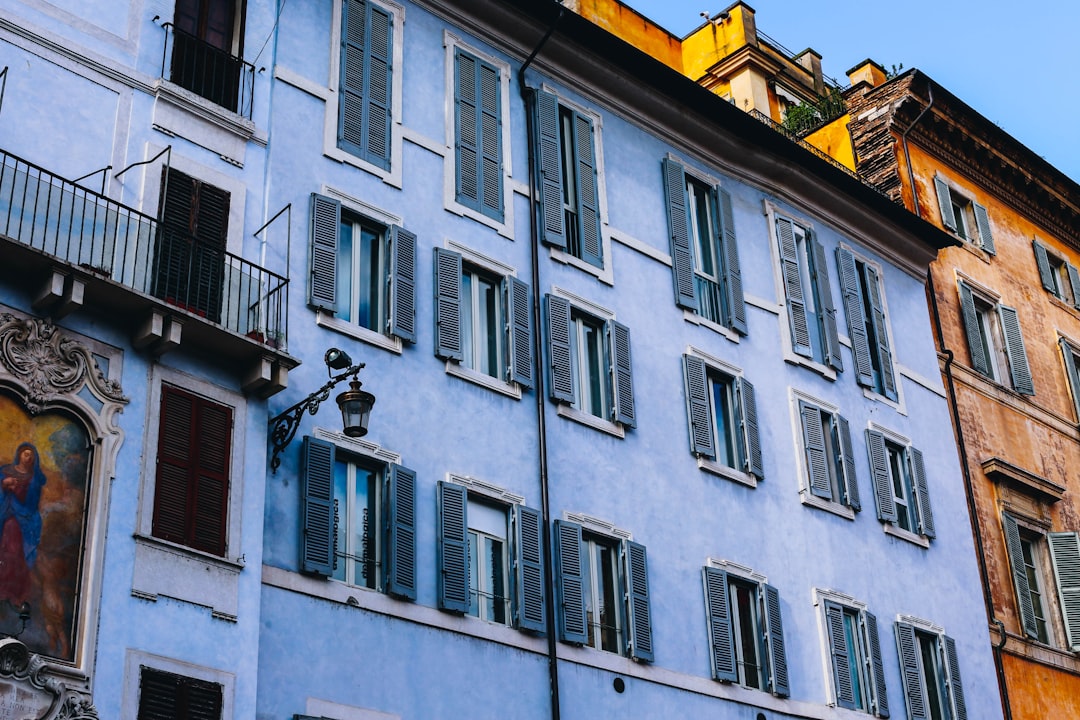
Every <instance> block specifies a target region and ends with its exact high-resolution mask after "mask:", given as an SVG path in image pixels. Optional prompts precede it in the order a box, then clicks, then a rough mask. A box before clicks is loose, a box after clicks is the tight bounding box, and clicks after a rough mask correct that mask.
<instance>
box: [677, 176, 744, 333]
mask: <svg viewBox="0 0 1080 720" xmlns="http://www.w3.org/2000/svg"><path fill="white" fill-rule="evenodd" d="M663 166H664V184H665V191H666V193H667V204H668V231H669V234H670V237H671V257H672V270H673V272H674V280H675V302H676V303H677V304H678V305H679V306H680V307H683V308H685V309H687V310H689V311H691V312H694V313H697V314H698V315H700V316H701V317H702V318H704V319H706V320H708V321H710V322H712V323H716V324H717V325H722V326H724V327H727V328H730V329H731V330H735V331H736V332H738V333H741V334H743V335H745V334H746V332H747V326H746V304H745V301H744V299H743V290H742V275H741V273H740V270H739V250H738V247H737V245H736V242H735V224H734V213H733V211H732V208H731V195H730V194H729V193H728V192H727V191H726V190H724V189H723V188H721V187H719V186H713V187H710V186H708V185H706V184H705V183H703V182H701V181H700V180H698V179H697V178H695V177H693V176H691V175H690V174H688V173H687V172H686V170H685V168H684V167H683V166H682V165H681V164H680V163H678V162H676V161H674V160H671V159H670V158H665V159H664V162H663Z"/></svg>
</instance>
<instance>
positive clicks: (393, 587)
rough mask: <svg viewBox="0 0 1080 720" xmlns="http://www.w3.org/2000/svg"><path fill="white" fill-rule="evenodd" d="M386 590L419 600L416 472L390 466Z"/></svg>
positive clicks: (388, 478)
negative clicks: (417, 583)
mask: <svg viewBox="0 0 1080 720" xmlns="http://www.w3.org/2000/svg"><path fill="white" fill-rule="evenodd" d="M386 497H387V512H386V528H387V533H386V538H387V548H386V566H387V568H386V592H387V593H389V594H391V595H397V596H398V597H401V598H405V599H407V600H415V599H416V473H415V472H413V471H412V470H410V469H408V468H406V467H402V466H401V465H396V464H395V465H391V466H390V472H389V473H387V478H386Z"/></svg>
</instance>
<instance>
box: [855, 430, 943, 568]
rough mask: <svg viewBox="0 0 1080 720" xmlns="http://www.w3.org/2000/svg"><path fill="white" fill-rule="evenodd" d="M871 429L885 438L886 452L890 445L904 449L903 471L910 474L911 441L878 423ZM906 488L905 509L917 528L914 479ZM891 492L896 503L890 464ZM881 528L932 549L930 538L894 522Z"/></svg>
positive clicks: (917, 510) (916, 490)
mask: <svg viewBox="0 0 1080 720" xmlns="http://www.w3.org/2000/svg"><path fill="white" fill-rule="evenodd" d="M869 428H870V429H871V430H876V431H878V432H880V433H881V434H882V435H884V436H885V442H886V446H885V447H886V452H887V451H888V446H889V445H896V446H899V447H900V448H902V449H903V451H904V458H903V461H904V468H903V469H904V472H906V473H908V472H910V470H909V468H908V467H907V466H908V462H907V459H908V457H909V456H910V453H911V448H912V447H913V446H912V442H911V439H910V438H907V437H905V436H903V435H901V434H899V433H897V432H896V431H894V430H890V429H889V428H886V427H883V426H882V425H878V424H877V423H874V422H871V423H869ZM886 463H887V464H889V460H888V457H887V456H886ZM905 487H906V488H907V490H908V491H909V492H910V493H911V495H910V497H908V498H906V505H905V507H907V508H908V510H909V512H910V513H911V517H912V518H913V519H914V521H915V525H916V527H917V526H918V522H919V520H918V518H919V514H918V513H919V508H918V504H919V503H918V499H917V498H916V497H915V495H916V493H917V492H918V489H917V488H916V487H915V480H914V478H910V477H909V478H908V483H907V485H906V486H905ZM889 491H890V492H893V493H894V495H893V497H894V502H895V490H894V485H893V475H892V465H891V464H889ZM876 501H877V500H876V498H875V502H876ZM881 527H882V529H883V531H884V532H885V534H886V535H891V536H893V537H896V538H899V539H901V540H907V541H908V542H910V543H912V544H914V545H918V546H919V547H922V548H929V547H930V538H928V537H927V536H925V535H922V534H920V533H918V532H915V531H913V530H905V529H904V528H902V527H900V525H899V524H897V522H895V521H894V522H885V521H882V522H881Z"/></svg>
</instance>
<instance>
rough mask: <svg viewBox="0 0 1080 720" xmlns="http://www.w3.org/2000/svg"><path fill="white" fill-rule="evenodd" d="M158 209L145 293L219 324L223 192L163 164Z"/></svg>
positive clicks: (224, 221) (225, 218)
mask: <svg viewBox="0 0 1080 720" xmlns="http://www.w3.org/2000/svg"><path fill="white" fill-rule="evenodd" d="M160 207H161V225H160V227H159V228H158V236H157V238H156V245H155V248H154V270H153V274H152V283H153V286H152V288H151V294H152V295H154V296H155V297H159V298H161V299H163V300H164V301H165V302H167V303H169V304H171V305H176V306H177V307H180V308H183V309H184V310H188V311H190V312H192V313H195V314H196V315H199V316H201V317H205V318H207V319H208V320H210V321H211V322H215V323H216V322H220V321H221V300H222V287H223V284H224V275H225V243H226V238H227V235H228V228H229V193H227V192H226V191H224V190H222V189H220V188H217V187H214V186H213V185H210V184H209V183H205V182H203V181H201V180H197V179H195V178H193V177H191V176H189V175H186V174H184V173H182V172H180V171H179V170H175V169H173V168H168V169H167V170H166V171H165V172H164V173H162V176H161V205H160ZM231 312H235V310H234V311H231Z"/></svg>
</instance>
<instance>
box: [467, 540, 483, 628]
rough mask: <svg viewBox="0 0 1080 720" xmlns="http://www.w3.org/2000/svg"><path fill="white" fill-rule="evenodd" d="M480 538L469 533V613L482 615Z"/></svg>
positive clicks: (476, 615) (475, 615) (477, 615)
mask: <svg viewBox="0 0 1080 720" xmlns="http://www.w3.org/2000/svg"><path fill="white" fill-rule="evenodd" d="M479 544H480V538H479V536H478V535H477V534H476V533H474V532H470V533H469V614H470V615H472V616H473V617H480V601H479V598H480V554H479V550H478V548H479Z"/></svg>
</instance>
